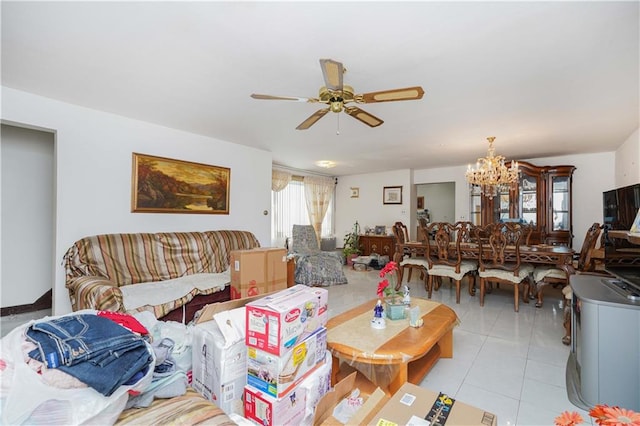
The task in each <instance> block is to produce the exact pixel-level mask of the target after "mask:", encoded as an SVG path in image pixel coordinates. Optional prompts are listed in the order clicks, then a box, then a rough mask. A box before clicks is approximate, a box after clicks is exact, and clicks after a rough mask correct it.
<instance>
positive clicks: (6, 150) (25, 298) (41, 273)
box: [0, 125, 55, 308]
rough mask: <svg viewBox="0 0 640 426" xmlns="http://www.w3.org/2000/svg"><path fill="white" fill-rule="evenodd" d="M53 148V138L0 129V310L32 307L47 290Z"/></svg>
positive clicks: (50, 268)
mask: <svg viewBox="0 0 640 426" xmlns="http://www.w3.org/2000/svg"><path fill="white" fill-rule="evenodd" d="M53 144H54V135H53V133H47V132H42V131H35V130H30V129H22V128H19V127H14V126H7V125H2V141H1V143H0V146H1V147H2V149H1V151H2V155H1V157H2V166H1V167H0V172H1V174H2V192H1V193H0V197H1V198H2V214H1V216H2V221H1V222H2V226H1V227H0V229H1V231H0V232H1V233H2V241H1V245H2V257H0V261H1V263H2V274H1V275H2V279H1V280H0V289H1V291H2V307H3V308H4V307H9V306H19V305H27V304H31V303H34V302H35V301H36V300H38V299H39V298H40V297H41V296H43V295H44V294H45V293H47V292H48V291H49V290H51V289H52V287H53V282H52V280H51V277H52V274H53V271H54V263H55V262H54V259H53V253H52V248H53V247H54V241H53V228H54V223H53V206H54V203H53V193H54V167H53V166H54V161H53ZM34 259H37V261H35V262H34Z"/></svg>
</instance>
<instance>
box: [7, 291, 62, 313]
mask: <svg viewBox="0 0 640 426" xmlns="http://www.w3.org/2000/svg"><path fill="white" fill-rule="evenodd" d="M52 306H53V290H49V291H47V292H46V293H45V294H43V295H42V296H40V297H39V298H38V300H36V301H35V302H33V303H31V304H27V305H17V306H7V307H6V308H0V317H6V316H9V315H17V314H26V313H28V312H35V311H42V310H44V309H51V307H52Z"/></svg>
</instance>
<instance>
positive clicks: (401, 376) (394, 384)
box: [389, 362, 409, 395]
mask: <svg viewBox="0 0 640 426" xmlns="http://www.w3.org/2000/svg"><path fill="white" fill-rule="evenodd" d="M408 366H409V364H407V363H406V362H403V363H402V364H398V374H396V377H395V378H394V379H393V380H392V381H391V383H389V392H390V393H391V395H393V394H395V393H396V391H397V390H398V389H400V387H401V386H402V385H404V384H405V383H407V378H408V374H407V373H408Z"/></svg>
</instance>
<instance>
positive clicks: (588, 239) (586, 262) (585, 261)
mask: <svg viewBox="0 0 640 426" xmlns="http://www.w3.org/2000/svg"><path fill="white" fill-rule="evenodd" d="M600 232H602V226H600V224H599V223H597V222H594V224H593V225H591V227H589V229H588V230H587V235H586V236H585V237H584V241H583V242H582V249H581V250H580V257H578V265H577V266H578V270H579V271H582V272H586V271H591V270H593V269H594V267H595V265H594V264H593V262H591V256H590V255H591V250H593V249H594V248H595V247H596V242H597V241H598V237H599V236H600Z"/></svg>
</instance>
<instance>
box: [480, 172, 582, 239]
mask: <svg viewBox="0 0 640 426" xmlns="http://www.w3.org/2000/svg"><path fill="white" fill-rule="evenodd" d="M518 168H519V169H520V178H519V180H518V184H517V185H515V186H513V187H507V188H503V189H501V190H499V191H498V195H496V196H495V197H493V198H489V197H487V196H485V195H482V194H480V191H479V187H477V186H475V185H474V186H472V187H471V192H470V194H471V199H470V203H469V205H470V210H471V211H470V215H469V217H470V219H471V221H472V222H473V223H474V224H475V225H486V224H489V223H495V222H500V221H505V220H513V219H518V220H520V221H522V222H526V223H528V224H530V225H532V226H533V233H532V234H531V244H552V245H566V246H571V243H572V239H573V225H572V212H571V204H572V201H571V199H572V197H571V182H572V176H573V172H574V171H575V169H576V168H575V167H574V166H535V165H533V164H531V163H527V162H524V161H522V162H520V163H518Z"/></svg>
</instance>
